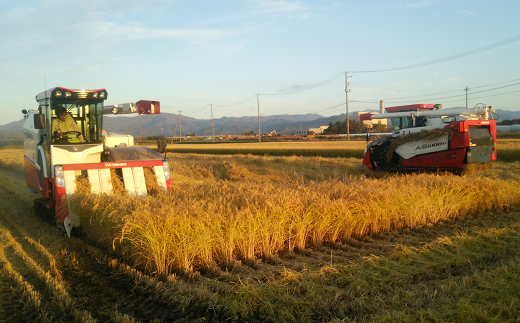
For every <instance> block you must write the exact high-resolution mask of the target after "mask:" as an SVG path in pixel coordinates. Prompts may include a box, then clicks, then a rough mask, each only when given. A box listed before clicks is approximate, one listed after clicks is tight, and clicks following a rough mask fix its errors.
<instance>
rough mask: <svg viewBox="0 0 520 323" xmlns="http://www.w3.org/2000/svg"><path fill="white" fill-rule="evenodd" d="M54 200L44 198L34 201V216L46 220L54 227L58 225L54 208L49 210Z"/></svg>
mask: <svg viewBox="0 0 520 323" xmlns="http://www.w3.org/2000/svg"><path fill="white" fill-rule="evenodd" d="M52 202H53V201H52V200H49V199H46V198H44V197H42V198H39V199H36V200H34V214H36V215H37V216H39V217H40V218H42V219H43V220H45V222H48V223H50V224H52V225H54V224H55V223H56V215H55V214H54V208H52V209H49V208H48V207H47V205H48V204H49V203H52Z"/></svg>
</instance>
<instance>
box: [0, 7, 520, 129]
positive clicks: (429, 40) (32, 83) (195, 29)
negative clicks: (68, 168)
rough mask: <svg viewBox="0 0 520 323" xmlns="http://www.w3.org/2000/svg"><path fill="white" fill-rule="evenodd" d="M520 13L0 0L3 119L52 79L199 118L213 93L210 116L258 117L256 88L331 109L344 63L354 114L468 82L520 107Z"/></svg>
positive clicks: (280, 105)
mask: <svg viewBox="0 0 520 323" xmlns="http://www.w3.org/2000/svg"><path fill="white" fill-rule="evenodd" d="M519 12H520V1H518V0H510V1H469V0H468V1H466V0H458V1H451V0H450V1H433V0H432V1H421V0H417V1H414V0H411V1H337V0H336V1H328V0H322V1H306V0H300V1H291V0H286V1H274V0H269V1H267V0H266V1H261V0H235V1H226V0H223V1H197V0H192V1H184V0H179V1H159V0H148V1H131V0H124V1H122V0H121V1H119V0H114V1H110V0H103V1H100V0H92V1H88V2H87V1H70V0H67V1H65V0H47V1H25V0H0V45H1V46H0V75H1V76H2V77H1V78H0V97H1V100H2V103H3V108H2V113H3V116H4V117H3V118H2V120H1V121H0V124H6V123H9V122H13V121H16V120H19V119H21V118H22V114H21V113H20V111H21V110H22V109H35V108H36V107H37V105H36V102H35V101H34V97H35V95H36V94H38V93H40V92H42V91H43V90H44V89H45V87H46V88H47V89H48V88H52V87H55V86H63V87H68V88H72V89H82V88H84V89H99V88H106V89H107V91H108V93H109V94H108V100H107V104H117V103H124V102H135V101H138V100H141V99H147V100H159V101H161V108H162V111H163V112H170V113H178V111H179V110H180V111H182V114H183V115H185V116H190V117H194V118H199V119H210V118H211V110H210V104H213V114H214V117H215V118H220V117H223V116H227V117H232V116H234V117H239V116H256V115H257V99H256V94H260V96H259V100H260V113H261V114H262V115H276V114H306V113H318V114H321V115H324V116H328V115H338V114H341V113H344V111H345V75H344V72H346V71H347V72H350V73H349V75H350V76H351V77H349V78H348V80H349V88H350V90H351V92H349V101H350V102H349V111H362V110H366V109H377V108H378V103H377V102H378V101H379V100H381V99H382V100H385V105H386V106H387V107H388V106H394V105H400V104H412V103H441V104H443V106H444V107H454V106H465V96H464V94H465V92H464V88H465V87H466V86H467V87H468V88H469V106H470V107H473V106H475V104H478V103H485V104H487V105H492V106H493V107H494V108H496V109H506V110H520V103H519V102H520V84H516V83H520V64H519V57H520V37H517V38H516V39H515V38H514V37H515V36H519V35H520V19H519V16H518V13H519ZM508 39H509V40H510V41H509V43H507V44H503V45H501V46H492V47H493V48H490V49H488V50H478V51H477V52H476V53H474V54H472V55H465V56H462V57H460V58H457V59H451V60H446V61H443V62H440V63H437V64H428V65H425V66H420V67H415V68H407V69H400V70H394V71H387V72H371V73H362V72H361V71H374V70H385V69H393V68H398V67H402V66H410V65H414V64H422V63H425V62H431V61H434V60H437V59H441V58H445V57H450V56H453V55H457V54H461V53H467V52H469V51H472V50H475V49H484V47H485V46H487V45H492V44H497V43H499V42H501V41H504V40H508ZM512 40H515V41H512ZM497 45H498V44H497ZM325 81H326V82H325ZM45 83H46V85H45ZM321 83H324V84H322V85H319V84H321ZM317 85H319V86H317ZM499 87H502V88H500V89H496V88H499ZM309 88H310V89H309ZM484 90H488V91H486V92H480V93H477V92H479V91H484ZM291 93H292V94H291ZM452 96H456V97H452ZM248 99H249V100H248Z"/></svg>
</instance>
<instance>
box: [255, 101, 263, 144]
mask: <svg viewBox="0 0 520 323" xmlns="http://www.w3.org/2000/svg"><path fill="white" fill-rule="evenodd" d="M258 96H259V94H257V95H256V104H257V105H258V142H261V138H262V133H261V132H260V99H259V97H258Z"/></svg>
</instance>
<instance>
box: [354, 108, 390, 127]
mask: <svg viewBox="0 0 520 323" xmlns="http://www.w3.org/2000/svg"><path fill="white" fill-rule="evenodd" d="M378 113H379V112H368V111H358V112H351V113H349V114H348V117H349V119H350V120H354V121H357V122H363V124H365V125H366V126H368V127H370V128H372V126H373V125H374V124H384V125H385V126H387V125H388V123H387V119H376V120H370V115H372V114H378Z"/></svg>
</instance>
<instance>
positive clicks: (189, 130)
mask: <svg viewBox="0 0 520 323" xmlns="http://www.w3.org/2000/svg"><path fill="white" fill-rule="evenodd" d="M349 114H350V113H349ZM496 114H497V115H498V117H499V119H498V120H499V121H504V120H512V119H520V111H508V110H496ZM139 118H140V119H141V120H140V123H141V128H140V130H141V137H147V136H156V135H162V136H167V137H171V136H172V135H173V132H174V131H175V134H176V135H177V136H178V135H179V131H180V130H182V135H183V136H186V134H193V133H195V134H196V135H199V136H201V135H206V136H210V135H211V133H212V131H211V119H194V118H190V117H186V116H182V115H181V117H180V118H179V115H177V114H172V113H161V114H160V115H142V116H131V117H128V116H106V118H104V125H103V128H104V129H105V130H107V131H109V132H117V133H125V134H131V135H133V136H134V137H136V138H139ZM178 118H179V120H178ZM340 120H341V121H343V120H345V114H341V115H338V116H332V117H323V116H321V115H319V114H303V115H287V114H283V115H276V116H261V117H260V129H261V131H262V133H269V132H271V131H273V130H276V132H277V133H279V134H293V133H294V132H295V131H297V130H300V129H301V130H308V129H309V128H318V127H320V126H327V125H328V124H329V123H330V122H332V123H335V122H336V121H340ZM24 122H25V119H21V120H18V121H15V122H11V123H8V124H5V125H3V126H0V138H3V137H19V136H21V134H22V126H23V123H24ZM213 125H214V128H215V135H217V136H218V135H228V134H230V135H240V134H242V133H244V132H249V131H251V130H252V131H254V132H255V133H257V132H258V117H222V118H219V119H214V120H213Z"/></svg>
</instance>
